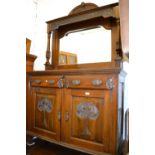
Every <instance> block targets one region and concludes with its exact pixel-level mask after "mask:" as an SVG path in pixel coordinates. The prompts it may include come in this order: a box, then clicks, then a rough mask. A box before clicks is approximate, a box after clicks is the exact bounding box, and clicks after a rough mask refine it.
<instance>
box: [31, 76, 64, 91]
mask: <svg viewBox="0 0 155 155" xmlns="http://www.w3.org/2000/svg"><path fill="white" fill-rule="evenodd" d="M60 79H61V77H60V76H44V77H40V76H38V77H31V78H30V84H31V86H34V87H55V88H57V87H58V81H59V80H60Z"/></svg>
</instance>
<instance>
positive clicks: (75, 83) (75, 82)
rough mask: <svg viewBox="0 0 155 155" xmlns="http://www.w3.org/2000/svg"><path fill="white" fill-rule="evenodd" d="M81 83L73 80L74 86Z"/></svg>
mask: <svg viewBox="0 0 155 155" xmlns="http://www.w3.org/2000/svg"><path fill="white" fill-rule="evenodd" d="M80 82H81V81H80V80H73V81H72V84H73V85H76V86H78V85H80Z"/></svg>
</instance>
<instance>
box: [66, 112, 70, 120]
mask: <svg viewBox="0 0 155 155" xmlns="http://www.w3.org/2000/svg"><path fill="white" fill-rule="evenodd" d="M68 120H69V112H66V114H65V121H66V122H67V121H68Z"/></svg>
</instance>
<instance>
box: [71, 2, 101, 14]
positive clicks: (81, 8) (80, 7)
mask: <svg viewBox="0 0 155 155" xmlns="http://www.w3.org/2000/svg"><path fill="white" fill-rule="evenodd" d="M95 8H98V6H97V5H96V4H94V3H84V2H82V3H81V4H80V5H78V6H76V7H75V8H74V9H72V10H71V12H70V13H69V15H73V14H77V13H80V12H84V11H88V10H91V9H95Z"/></svg>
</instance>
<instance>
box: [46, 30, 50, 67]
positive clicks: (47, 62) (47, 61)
mask: <svg viewBox="0 0 155 155" xmlns="http://www.w3.org/2000/svg"><path fill="white" fill-rule="evenodd" d="M50 39H51V32H48V34H47V50H46V63H45V65H49V64H50V62H49V60H50V53H51V51H50Z"/></svg>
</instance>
